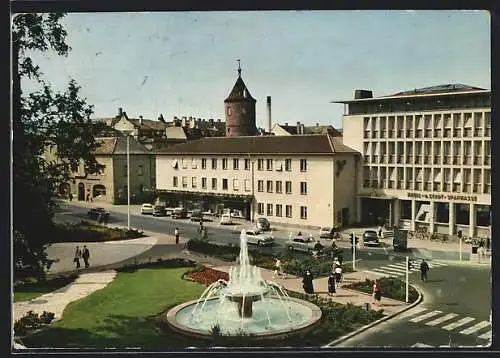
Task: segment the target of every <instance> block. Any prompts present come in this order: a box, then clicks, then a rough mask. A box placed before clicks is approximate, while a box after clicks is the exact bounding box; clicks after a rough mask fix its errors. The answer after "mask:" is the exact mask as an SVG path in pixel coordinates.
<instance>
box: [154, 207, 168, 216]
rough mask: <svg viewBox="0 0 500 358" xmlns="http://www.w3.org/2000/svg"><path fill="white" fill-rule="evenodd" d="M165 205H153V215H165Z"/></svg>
mask: <svg viewBox="0 0 500 358" xmlns="http://www.w3.org/2000/svg"><path fill="white" fill-rule="evenodd" d="M166 215H167V213H166V211H165V207H164V206H163V205H155V207H154V209H153V216H166Z"/></svg>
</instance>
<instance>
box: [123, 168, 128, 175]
mask: <svg viewBox="0 0 500 358" xmlns="http://www.w3.org/2000/svg"><path fill="white" fill-rule="evenodd" d="M127 174H128V167H127V166H126V165H125V166H124V167H123V176H124V177H126V176H127Z"/></svg>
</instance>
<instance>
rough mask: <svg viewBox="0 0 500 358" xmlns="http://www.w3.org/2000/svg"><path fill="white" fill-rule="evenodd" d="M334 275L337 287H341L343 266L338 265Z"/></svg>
mask: <svg viewBox="0 0 500 358" xmlns="http://www.w3.org/2000/svg"><path fill="white" fill-rule="evenodd" d="M334 275H335V282H336V283H337V287H340V283H341V282H342V266H340V265H336V267H335V274H334Z"/></svg>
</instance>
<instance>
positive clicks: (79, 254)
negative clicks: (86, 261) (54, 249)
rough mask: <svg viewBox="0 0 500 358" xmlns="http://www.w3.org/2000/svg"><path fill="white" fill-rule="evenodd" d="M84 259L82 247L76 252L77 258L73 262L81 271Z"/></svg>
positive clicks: (77, 248)
mask: <svg viewBox="0 0 500 358" xmlns="http://www.w3.org/2000/svg"><path fill="white" fill-rule="evenodd" d="M81 258H82V250H80V247H79V246H77V247H76V250H75V257H74V258H73V262H74V263H75V264H76V268H77V269H79V268H80V267H81V266H80V259H81Z"/></svg>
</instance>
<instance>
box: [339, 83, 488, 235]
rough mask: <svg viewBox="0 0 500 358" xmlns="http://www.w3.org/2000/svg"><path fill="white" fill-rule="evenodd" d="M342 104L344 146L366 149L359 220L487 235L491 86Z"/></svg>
mask: <svg viewBox="0 0 500 358" xmlns="http://www.w3.org/2000/svg"><path fill="white" fill-rule="evenodd" d="M333 103H343V104H344V117H343V138H344V144H345V145H347V146H349V147H351V148H353V149H355V150H358V151H359V152H360V153H362V158H363V159H362V161H361V162H360V168H359V170H360V173H361V175H359V176H358V178H357V191H358V205H357V206H356V207H357V208H358V212H357V216H358V220H359V221H361V222H364V223H368V224H378V223H379V221H380V220H382V221H386V222H388V223H389V224H391V225H396V226H399V227H402V228H406V229H409V230H412V231H414V230H422V231H428V232H430V233H442V234H449V235H454V234H457V233H458V231H459V230H460V231H461V232H462V233H463V235H464V236H471V237H488V236H489V235H490V224H491V221H490V213H491V91H489V90H485V89H481V88H476V87H471V86H466V85H461V84H449V85H441V86H435V87H427V88H421V89H415V90H411V91H406V92H400V93H396V94H394V95H390V96H384V97H375V98H374V97H373V96H372V92H371V91H365V90H357V91H355V96H354V99H353V100H347V101H335V102H333Z"/></svg>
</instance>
